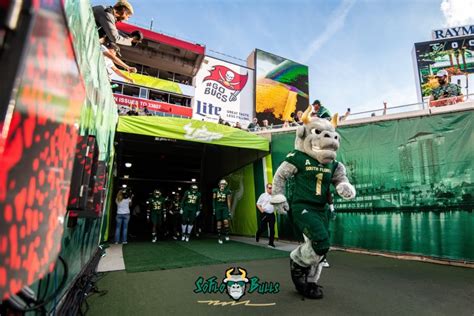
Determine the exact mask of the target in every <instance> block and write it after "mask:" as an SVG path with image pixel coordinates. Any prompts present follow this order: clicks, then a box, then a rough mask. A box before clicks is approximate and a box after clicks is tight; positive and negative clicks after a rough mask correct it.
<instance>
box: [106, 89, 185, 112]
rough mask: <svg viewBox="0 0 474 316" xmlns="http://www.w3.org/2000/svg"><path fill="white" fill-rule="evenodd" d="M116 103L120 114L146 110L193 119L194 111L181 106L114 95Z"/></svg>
mask: <svg viewBox="0 0 474 316" xmlns="http://www.w3.org/2000/svg"><path fill="white" fill-rule="evenodd" d="M114 99H115V103H117V105H118V108H119V111H120V113H122V114H124V113H126V112H128V111H129V110H135V111H137V110H144V109H145V108H147V109H148V111H150V112H165V113H170V114H175V115H181V116H187V117H191V115H192V109H191V108H188V107H184V106H179V105H172V104H169V103H164V102H158V101H153V100H147V99H140V98H135V97H131V96H128V95H123V94H118V93H114Z"/></svg>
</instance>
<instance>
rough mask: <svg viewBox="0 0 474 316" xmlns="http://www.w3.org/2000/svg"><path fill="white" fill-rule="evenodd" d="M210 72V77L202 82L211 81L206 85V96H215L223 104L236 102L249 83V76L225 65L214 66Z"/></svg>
mask: <svg viewBox="0 0 474 316" xmlns="http://www.w3.org/2000/svg"><path fill="white" fill-rule="evenodd" d="M209 72H210V74H209V76H207V77H205V78H204V79H203V80H202V82H205V81H209V82H207V83H206V89H205V90H204V94H210V95H213V96H215V97H216V98H218V99H219V100H221V101H222V102H227V101H229V102H234V101H236V100H237V96H238V95H239V93H240V92H241V91H242V89H243V88H244V87H245V84H246V83H247V79H248V74H245V75H241V74H239V73H237V72H235V71H233V70H232V69H230V68H227V67H226V66H223V65H216V66H213V67H212V68H211V69H210V70H209Z"/></svg>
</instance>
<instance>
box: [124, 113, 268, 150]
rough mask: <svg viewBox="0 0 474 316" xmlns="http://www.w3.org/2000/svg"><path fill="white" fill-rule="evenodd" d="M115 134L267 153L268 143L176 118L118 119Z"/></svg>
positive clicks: (236, 131) (221, 127) (239, 132)
mask: <svg viewBox="0 0 474 316" xmlns="http://www.w3.org/2000/svg"><path fill="white" fill-rule="evenodd" d="M117 132H123V133H132V134H139V135H149V136H155V137H165V138H171V139H180V140H186V141H190V142H198V143H207V144H213V145H222V146H230V147H239V148H249V149H257V150H263V151H268V150H269V148H270V142H269V141H268V139H266V138H264V137H262V136H258V135H255V134H252V133H249V132H247V131H242V130H239V129H236V128H231V127H228V126H225V125H221V124H215V123H210V122H205V121H196V120H190V119H182V118H176V117H160V116H121V117H120V118H119V123H118V127H117Z"/></svg>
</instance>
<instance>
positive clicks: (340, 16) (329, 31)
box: [299, 0, 355, 64]
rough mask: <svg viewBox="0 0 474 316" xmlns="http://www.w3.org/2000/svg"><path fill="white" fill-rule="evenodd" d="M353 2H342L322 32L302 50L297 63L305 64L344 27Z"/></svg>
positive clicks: (351, 0)
mask: <svg viewBox="0 0 474 316" xmlns="http://www.w3.org/2000/svg"><path fill="white" fill-rule="evenodd" d="M354 3H355V0H343V1H342V2H341V4H340V5H339V6H338V7H337V8H336V10H334V12H333V13H332V14H331V16H330V17H329V18H328V21H329V23H328V24H327V26H326V28H325V29H324V30H323V32H322V33H321V34H320V35H319V36H318V37H316V38H315V39H314V40H313V41H311V43H310V45H309V46H308V47H307V48H306V49H305V50H304V52H303V54H302V55H301V58H300V59H299V61H300V62H301V63H303V64H304V63H307V62H308V61H309V59H310V58H311V57H312V56H313V55H314V54H315V53H316V52H317V51H318V50H319V49H320V48H321V46H323V44H324V43H326V41H328V40H329V39H331V38H332V37H333V35H334V34H336V32H337V31H339V30H340V29H341V28H342V27H343V26H344V21H345V20H346V16H347V14H348V13H349V11H350V10H351V8H352V6H353V5H354Z"/></svg>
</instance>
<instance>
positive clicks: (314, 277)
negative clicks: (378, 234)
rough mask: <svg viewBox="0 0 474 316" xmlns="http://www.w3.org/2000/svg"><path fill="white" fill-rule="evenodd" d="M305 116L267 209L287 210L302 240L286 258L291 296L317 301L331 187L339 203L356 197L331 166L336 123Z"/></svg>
mask: <svg viewBox="0 0 474 316" xmlns="http://www.w3.org/2000/svg"><path fill="white" fill-rule="evenodd" d="M310 111H311V107H308V109H307V110H306V111H305V113H304V114H303V117H302V121H303V125H302V126H299V127H298V129H297V130H296V139H295V150H293V151H292V152H290V153H289V154H288V155H287V156H286V158H285V161H283V163H282V164H281V165H280V167H279V168H278V170H277V171H276V173H275V176H274V180H273V196H272V199H271V203H272V204H274V205H275V208H276V210H277V212H278V213H280V214H286V213H287V210H288V209H290V215H291V219H292V223H293V226H294V228H295V230H296V231H297V232H298V234H302V237H303V239H304V242H303V243H302V244H300V245H299V246H298V248H296V249H295V250H293V251H292V252H291V253H290V270H291V279H292V281H293V283H294V284H295V287H296V290H297V291H298V292H299V293H300V294H302V295H303V296H304V297H307V298H311V299H320V298H322V297H323V291H322V290H321V286H320V285H319V284H318V280H319V277H320V276H321V271H322V262H323V260H324V259H325V256H326V253H327V252H328V251H329V247H330V245H329V219H328V215H329V212H328V203H327V202H328V197H329V196H330V194H331V192H330V184H331V183H332V184H333V185H334V186H335V188H336V192H337V193H338V194H339V195H340V196H341V197H342V198H344V199H353V198H354V197H355V194H356V192H355V189H354V186H353V185H352V184H350V183H349V180H348V179H347V177H346V168H345V167H344V165H343V164H342V163H340V162H338V161H336V160H335V159H336V152H337V150H338V149H339V140H340V136H339V135H338V134H337V133H336V131H335V128H334V127H335V126H336V125H337V123H336V122H337V118H336V120H333V124H331V122H330V121H328V120H326V119H321V118H318V117H312V118H311V117H310V116H309V114H310ZM333 125H334V126H333ZM290 181H291V182H293V190H292V195H291V199H290V201H289V202H290V207H289V205H288V200H287V198H286V197H285V192H286V190H285V189H286V187H287V184H288V182H290ZM287 193H288V192H287ZM300 236H301V235H300Z"/></svg>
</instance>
